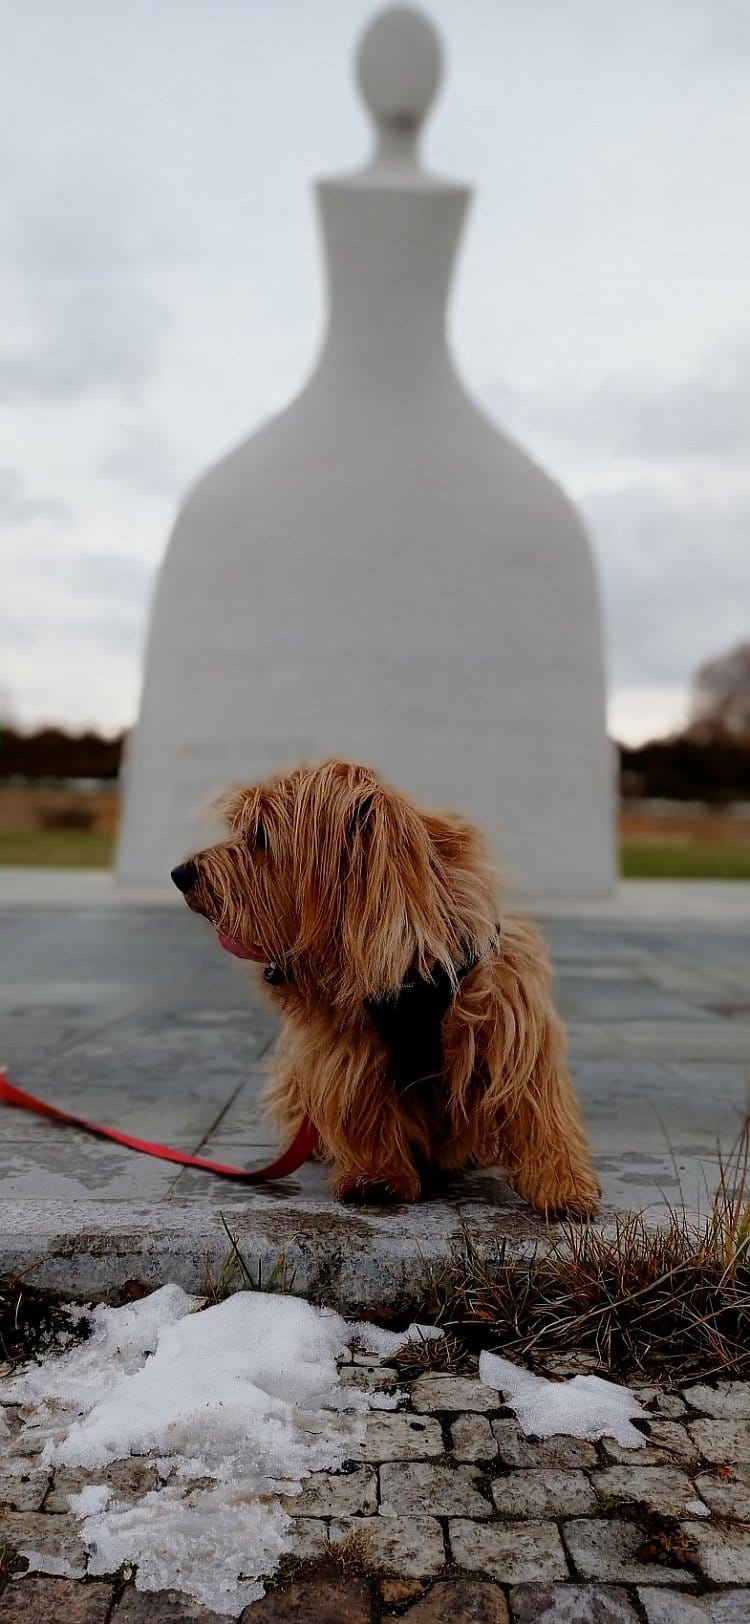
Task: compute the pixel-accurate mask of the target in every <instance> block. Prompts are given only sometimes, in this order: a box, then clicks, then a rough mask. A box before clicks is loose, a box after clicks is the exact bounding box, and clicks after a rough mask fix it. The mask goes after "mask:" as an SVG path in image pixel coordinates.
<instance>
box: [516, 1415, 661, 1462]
mask: <svg viewBox="0 0 750 1624" xmlns="http://www.w3.org/2000/svg"><path fill="white" fill-rule="evenodd" d="M492 1431H493V1433H494V1435H495V1439H496V1442H497V1452H498V1455H499V1457H500V1460H501V1461H502V1463H503V1465H504V1466H515V1467H520V1468H521V1469H523V1470H530V1469H532V1468H533V1467H537V1466H557V1467H559V1468H560V1470H561V1471H571V1470H573V1469H574V1468H575V1467H579V1466H580V1467H581V1468H583V1469H585V1468H586V1467H593V1466H596V1464H597V1456H596V1450H595V1448H594V1445H593V1444H590V1443H587V1442H586V1440H585V1439H584V1438H566V1437H564V1436H563V1435H562V1434H560V1435H559V1436H557V1437H554V1438H535V1439H531V1438H526V1437H525V1436H524V1434H523V1433H522V1431H521V1428H520V1427H519V1425H518V1422H517V1421H506V1420H498V1421H493V1422H492ZM632 1453H633V1451H632V1449H631V1450H630V1455H631V1456H632Z"/></svg>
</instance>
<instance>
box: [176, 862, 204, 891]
mask: <svg viewBox="0 0 750 1624" xmlns="http://www.w3.org/2000/svg"><path fill="white" fill-rule="evenodd" d="M170 878H171V879H173V880H174V883H175V885H176V886H177V889H178V891H181V892H182V895H183V896H184V897H186V896H187V894H188V891H192V889H193V886H194V885H195V882H196V880H197V878H198V864H197V863H193V862H192V861H191V862H189V863H178V864H177V867H176V868H173V869H172V873H171V876H170Z"/></svg>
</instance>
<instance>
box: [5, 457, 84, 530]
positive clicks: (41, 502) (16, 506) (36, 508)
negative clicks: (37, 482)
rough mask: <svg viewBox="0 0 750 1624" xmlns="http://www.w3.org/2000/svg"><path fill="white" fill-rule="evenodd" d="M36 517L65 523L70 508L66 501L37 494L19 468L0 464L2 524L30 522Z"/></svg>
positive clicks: (67, 521) (54, 522)
mask: <svg viewBox="0 0 750 1624" xmlns="http://www.w3.org/2000/svg"><path fill="white" fill-rule="evenodd" d="M34 519H46V520H48V521H49V522H50V523H52V524H58V525H65V524H68V523H69V521H70V509H69V508H67V507H66V506H65V503H64V502H58V501H54V500H52V499H51V498H49V497H44V496H35V495H34V492H33V491H32V490H31V489H30V487H29V486H28V485H27V483H26V481H25V479H24V478H23V476H22V475H21V474H20V473H19V471H18V469H17V468H10V467H7V466H0V524H6V525H18V524H30V523H31V522H32V520H34Z"/></svg>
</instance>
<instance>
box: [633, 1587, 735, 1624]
mask: <svg viewBox="0 0 750 1624" xmlns="http://www.w3.org/2000/svg"><path fill="white" fill-rule="evenodd" d="M638 1596H639V1599H640V1603H641V1606H642V1608H643V1611H644V1613H645V1615H646V1620H647V1624H750V1590H721V1591H714V1593H713V1595H706V1596H681V1595H678V1594H677V1593H676V1592H675V1591H666V1590H644V1589H641V1590H639V1591H638Z"/></svg>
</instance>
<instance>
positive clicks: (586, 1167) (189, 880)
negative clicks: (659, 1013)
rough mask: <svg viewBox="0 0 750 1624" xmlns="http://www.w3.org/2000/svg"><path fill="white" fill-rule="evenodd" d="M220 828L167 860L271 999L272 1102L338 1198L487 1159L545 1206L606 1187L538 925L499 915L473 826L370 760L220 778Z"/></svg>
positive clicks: (570, 1208) (381, 1190) (401, 1187)
mask: <svg viewBox="0 0 750 1624" xmlns="http://www.w3.org/2000/svg"><path fill="white" fill-rule="evenodd" d="M219 806H220V810H221V812H222V814H223V817H224V819H225V822H226V826H227V838H226V839H225V840H223V841H221V842H220V844H218V845H214V846H210V847H208V848H207V849H205V850H203V851H200V852H198V853H196V855H195V856H194V857H192V858H190V859H189V860H188V861H187V862H185V863H181V864H179V865H178V866H177V867H176V868H175V869H173V871H172V878H173V880H174V882H175V884H176V885H177V886H178V888H179V890H180V891H182V893H183V894H184V896H185V900H186V902H187V904H188V906H189V907H190V908H191V909H192V910H193V911H194V912H196V913H199V914H202V915H204V916H205V918H206V919H208V920H210V922H211V924H212V925H213V926H214V928H215V929H216V931H217V933H218V938H219V941H220V943H221V945H222V947H223V948H225V950H226V951H227V952H229V953H233V954H235V955H236V956H237V957H239V958H243V959H251V960H255V961H256V962H257V963H258V964H259V965H264V966H265V969H264V971H263V974H264V977H265V981H266V984H267V986H268V989H269V992H270V996H271V998H272V999H273V1001H274V1003H275V1004H276V1005H277V1006H278V1007H279V1009H280V1011H281V1014H282V1016H283V1031H282V1038H281V1046H280V1061H279V1068H278V1075H277V1078H276V1081H275V1084H274V1085H273V1087H272V1089H271V1091H270V1095H269V1103H270V1104H271V1106H272V1108H273V1110H274V1111H275V1114H276V1115H277V1117H278V1119H279V1121H280V1125H281V1127H282V1128H283V1129H284V1130H285V1131H286V1132H287V1133H289V1134H292V1133H295V1132H296V1131H297V1129H298V1128H299V1127H300V1125H301V1123H302V1121H303V1120H304V1118H305V1117H308V1118H309V1119H310V1120H311V1122H312V1123H313V1125H314V1127H315V1128H316V1129H317V1132H318V1135H319V1142H320V1151H321V1154H322V1156H323V1157H324V1159H325V1160H326V1161H328V1162H330V1163H332V1168H333V1171H332V1186H333V1190H334V1193H335V1194H336V1195H337V1196H338V1197H339V1198H341V1199H342V1200H347V1199H348V1200H352V1199H355V1200H356V1199H359V1200H364V1201H368V1200H376V1199H381V1200H382V1199H389V1200H391V1201H393V1200H395V1201H415V1200H417V1199H418V1198H419V1196H420V1195H421V1194H422V1191H423V1186H424V1185H425V1183H426V1182H429V1180H430V1178H431V1177H432V1176H433V1175H434V1174H436V1173H437V1174H441V1173H442V1174H447V1173H451V1172H456V1171H459V1170H462V1169H467V1168H478V1167H493V1166H495V1165H497V1164H498V1163H501V1164H502V1165H503V1166H504V1167H505V1169H506V1170H507V1172H508V1173H509V1175H510V1177H511V1179H512V1181H513V1183H514V1185H515V1188H516V1190H517V1191H518V1192H519V1194H520V1195H521V1196H523V1197H525V1198H526V1200H528V1201H529V1202H530V1203H531V1205H532V1206H533V1207H534V1208H535V1209H536V1211H537V1212H539V1213H541V1214H543V1215H544V1216H545V1217H552V1216H560V1215H563V1214H569V1215H573V1216H575V1217H581V1218H583V1217H587V1216H589V1215H590V1214H592V1213H593V1212H594V1211H595V1210H596V1207H597V1205H598V1203H599V1200H600V1197H601V1189H600V1185H599V1182H598V1180H597V1178H596V1175H595V1173H594V1171H593V1168H592V1163H591V1155H590V1151H589V1146H588V1143H587V1140H586V1136H585V1132H584V1129H583V1125H582V1120H581V1114H580V1109H579V1105H578V1101H577V1098H576V1095H575V1092H574V1089H573V1085H572V1083H571V1080H570V1077H569V1075H568V1071H567V1069H566V1065H565V1041H564V1034H563V1030H562V1026H561V1023H560V1021H559V1019H558V1016H557V1014H556V1012H555V1009H554V1005H553V1002H552V997H551V991H550V972H549V965H548V960H547V955H546V951H545V948H544V945H543V942H542V940H541V938H540V936H539V934H538V933H537V931H536V929H535V928H534V926H533V925H532V924H531V923H530V921H528V920H526V919H523V918H519V917H516V916H514V915H509V914H504V913H503V911H502V909H501V899H500V882H499V876H498V873H497V871H496V869H495V867H494V864H493V862H492V860H491V857H490V855H489V852H488V850H487V848H486V846H485V843H484V840H483V838H482V836H481V835H480V833H479V831H478V830H477V829H476V828H475V827H474V826H473V825H472V824H471V823H469V822H468V821H467V820H466V819H464V818H463V817H460V816H457V815H455V814H452V813H445V812H438V811H431V810H429V809H427V808H424V807H421V806H419V805H417V804H416V803H415V802H414V801H413V800H411V799H410V798H409V797H408V796H406V795H403V794H400V793H398V792H397V791H396V790H394V789H392V788H391V787H390V786H389V785H388V784H386V783H384V782H383V780H382V779H381V778H380V777H379V775H378V774H377V773H376V772H374V771H373V770H371V769H370V768H368V767H364V766H357V765H352V764H350V763H348V762H343V761H328V762H324V763H323V764H322V765H319V766H301V767H298V768H296V769H294V770H292V771H289V772H283V773H278V774H276V775H275V776H273V777H271V778H269V779H268V780H266V781H265V782H264V783H261V784H258V785H255V786H252V787H250V788H247V789H238V790H236V791H231V792H229V793H228V794H227V795H226V796H225V797H223V798H222V801H221V803H219Z"/></svg>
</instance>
